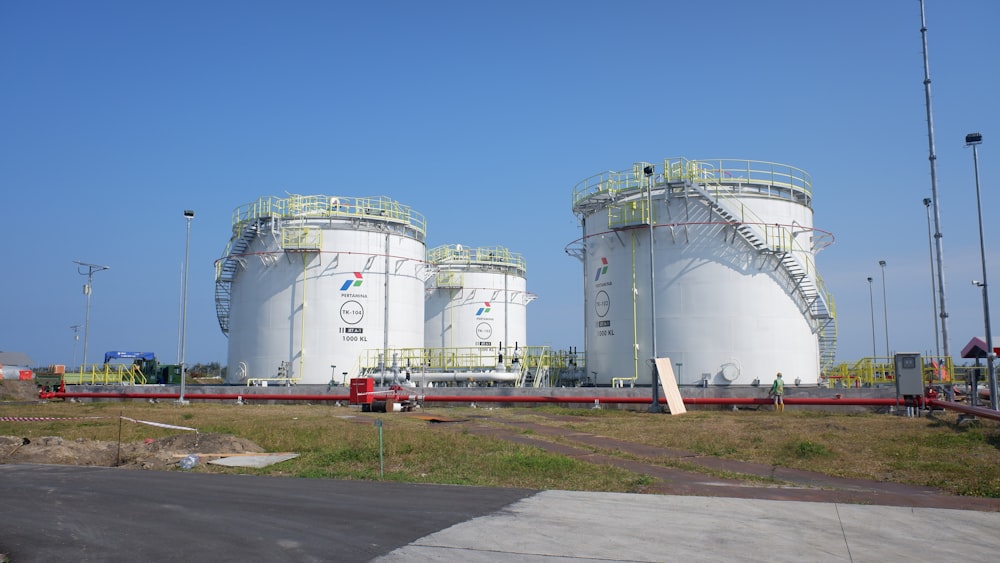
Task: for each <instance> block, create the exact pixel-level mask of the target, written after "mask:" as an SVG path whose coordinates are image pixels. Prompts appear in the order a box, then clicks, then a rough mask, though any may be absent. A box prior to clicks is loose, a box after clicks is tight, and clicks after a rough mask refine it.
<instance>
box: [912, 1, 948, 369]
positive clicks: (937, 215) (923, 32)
mask: <svg viewBox="0 0 1000 563" xmlns="http://www.w3.org/2000/svg"><path fill="white" fill-rule="evenodd" d="M920 38H921V43H922V44H923V54H924V107H925V108H926V110H927V148H928V157H927V160H928V161H929V162H930V165H931V199H932V201H933V204H934V249H935V251H936V252H935V254H936V256H937V282H938V283H937V286H938V301H940V313H939V315H940V319H941V350H942V353H943V354H944V356H945V358H946V359H945V361H948V360H947V359H948V358H951V344H950V343H949V342H950V341H949V339H948V300H947V298H946V297H945V287H944V286H945V283H944V243H943V241H942V239H943V238H944V235H943V234H941V203H940V201H939V199H938V189H937V151H936V149H935V148H934V112H933V111H932V107H931V67H930V62H929V61H928V57H927V18H926V17H925V14H924V0H920Z"/></svg>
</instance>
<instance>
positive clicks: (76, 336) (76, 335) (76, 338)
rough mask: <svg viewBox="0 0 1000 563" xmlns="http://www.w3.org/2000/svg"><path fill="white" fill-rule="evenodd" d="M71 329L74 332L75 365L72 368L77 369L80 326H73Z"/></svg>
mask: <svg viewBox="0 0 1000 563" xmlns="http://www.w3.org/2000/svg"><path fill="white" fill-rule="evenodd" d="M69 328H70V330H72V331H73V364H72V366H71V367H72V368H73V369H76V343H77V342H79V341H80V325H72V326H70V327H69Z"/></svg>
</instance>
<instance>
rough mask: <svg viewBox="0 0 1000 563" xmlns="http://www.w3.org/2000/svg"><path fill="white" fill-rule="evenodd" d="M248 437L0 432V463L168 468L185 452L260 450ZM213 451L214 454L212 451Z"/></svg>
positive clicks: (206, 454) (210, 455)
mask: <svg viewBox="0 0 1000 563" xmlns="http://www.w3.org/2000/svg"><path fill="white" fill-rule="evenodd" d="M263 451H264V450H263V449H262V448H261V447H260V446H258V445H257V444H255V443H253V442H251V441H250V440H245V439H243V438H237V437H235V436H230V435H227V434H197V433H193V432H192V433H190V434H179V435H176V436H170V437H167V438H161V439H159V440H153V439H148V440H145V441H142V442H128V443H122V444H121V445H120V446H119V444H118V442H101V441H96V440H83V439H79V440H64V439H63V438H60V437H58V436H45V437H42V438H33V439H31V440H28V439H27V438H19V437H15V436H0V463H52V464H57V465H96V466H104V467H127V468H130V469H170V468H172V467H176V466H177V463H178V462H179V461H180V459H181V458H183V457H184V456H185V455H188V454H199V455H200V456H202V457H203V458H208V459H211V458H219V457H224V455H225V454H243V453H260V452H263ZM213 454H214V455H213Z"/></svg>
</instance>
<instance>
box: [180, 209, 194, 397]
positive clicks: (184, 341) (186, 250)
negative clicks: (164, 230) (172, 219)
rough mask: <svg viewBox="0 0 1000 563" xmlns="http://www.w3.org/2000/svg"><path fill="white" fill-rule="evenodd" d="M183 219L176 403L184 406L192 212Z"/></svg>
mask: <svg viewBox="0 0 1000 563" xmlns="http://www.w3.org/2000/svg"><path fill="white" fill-rule="evenodd" d="M184 218H185V219H187V238H186V239H185V242H184V298H183V299H182V301H183V302H184V304H183V305H182V306H181V310H182V311H181V394H180V396H179V397H178V398H177V403H178V404H181V405H186V404H187V400H186V399H185V398H184V380H185V379H187V364H186V363H185V360H186V358H185V352H186V347H187V299H188V258H189V257H190V255H191V219H194V211H192V210H190V209H185V210H184Z"/></svg>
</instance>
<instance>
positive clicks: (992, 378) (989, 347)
mask: <svg viewBox="0 0 1000 563" xmlns="http://www.w3.org/2000/svg"><path fill="white" fill-rule="evenodd" d="M982 142H983V135H982V133H969V134H968V135H966V136H965V146H967V147H968V146H971V147H972V162H973V166H974V167H975V172H976V210H977V212H978V214H979V256H980V259H981V260H982V264H983V282H982V283H981V284H977V285H979V286H980V287H982V289H983V320H984V323H985V325H986V376H987V378H988V381H989V385H990V408H991V409H993V410H1000V409H998V408H997V407H998V402H997V372H996V367H995V366H994V365H993V361H994V360H995V359H996V354H995V353H994V352H993V333H992V331H991V330H990V292H989V285H988V284H987V283H986V244H985V242H983V204H982V198H981V197H980V195H979V145H980V144H981V143H982Z"/></svg>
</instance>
